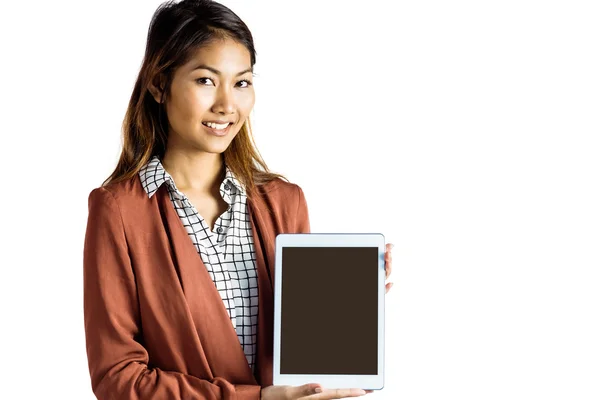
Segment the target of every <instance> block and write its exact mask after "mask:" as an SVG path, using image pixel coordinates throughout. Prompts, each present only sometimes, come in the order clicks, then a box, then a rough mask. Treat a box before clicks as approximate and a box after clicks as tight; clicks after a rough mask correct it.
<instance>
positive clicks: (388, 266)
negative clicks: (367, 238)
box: [384, 243, 394, 294]
mask: <svg viewBox="0 0 600 400" xmlns="http://www.w3.org/2000/svg"><path fill="white" fill-rule="evenodd" d="M392 248H394V245H393V244H392V243H387V244H386V245H385V256H384V260H385V279H386V280H387V279H388V278H389V277H390V275H391V274H392ZM392 286H394V283H393V282H390V283H386V284H385V293H386V294H387V292H389V291H390V289H391V288H392Z"/></svg>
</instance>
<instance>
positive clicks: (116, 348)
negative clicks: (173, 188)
mask: <svg viewBox="0 0 600 400" xmlns="http://www.w3.org/2000/svg"><path fill="white" fill-rule="evenodd" d="M88 211H89V214H88V220H87V228H86V233H85V242H84V251H83V253H84V254H83V295H84V296H83V297H84V298H83V303H84V322H85V336H86V350H87V356H88V366H89V371H90V377H91V383H92V390H93V391H94V394H95V395H96V397H97V398H98V399H115V400H116V399H128V400H142V399H173V400H176V399H186V400H188V399H213V400H216V399H246V400H255V399H260V390H261V387H260V386H257V385H234V384H232V383H230V382H228V381H226V380H225V379H223V378H219V377H216V378H215V379H214V380H212V381H209V380H203V379H200V378H198V377H195V376H191V375H186V374H183V373H179V372H173V371H164V370H161V369H159V368H150V367H149V366H148V362H149V357H148V353H147V351H146V349H145V348H144V346H143V345H142V344H141V342H140V341H139V338H140V334H141V324H140V314H139V303H138V298H137V288H136V284H135V276H134V273H133V269H132V265H131V261H130V257H129V253H128V251H129V250H128V245H127V238H126V235H125V232H124V228H123V222H122V219H121V212H120V210H119V205H118V203H117V201H116V199H115V198H114V196H113V195H112V193H111V192H110V191H108V190H107V189H106V188H103V187H100V188H96V189H94V190H92V192H91V193H90V195H89V198H88Z"/></svg>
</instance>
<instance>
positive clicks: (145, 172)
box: [139, 156, 246, 198]
mask: <svg viewBox="0 0 600 400" xmlns="http://www.w3.org/2000/svg"><path fill="white" fill-rule="evenodd" d="M139 176H140V180H141V181H142V186H143V187H144V190H145V191H146V194H147V195H148V198H151V197H152V196H153V195H154V193H156V191H157V190H158V188H160V186H161V185H162V184H163V183H165V182H166V183H167V184H168V185H169V186H171V187H172V188H173V189H175V190H177V187H176V186H175V181H174V180H173V178H172V177H171V175H169V173H168V172H167V171H166V170H165V169H164V167H163V166H162V163H161V162H160V159H159V158H158V156H153V157H152V158H151V159H150V161H148V163H146V165H144V166H143V167H142V169H141V170H140V172H139ZM227 183H229V184H231V185H233V186H234V187H235V189H236V190H237V192H238V193H241V194H243V195H244V196H245V195H246V191H245V190H244V186H243V185H242V184H241V182H240V181H239V180H238V179H237V178H236V176H235V175H234V174H233V172H232V171H231V170H230V169H229V167H228V166H227V165H225V179H223V182H222V183H221V190H225V185H226V184H227Z"/></svg>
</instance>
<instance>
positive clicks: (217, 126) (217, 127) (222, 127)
mask: <svg viewBox="0 0 600 400" xmlns="http://www.w3.org/2000/svg"><path fill="white" fill-rule="evenodd" d="M232 124H233V122H225V123H222V124H219V123H216V122H202V125H204V126H207V127H209V128H211V129H215V130H218V131H222V130H225V129H227V128H228V127H229V126H230V125H232Z"/></svg>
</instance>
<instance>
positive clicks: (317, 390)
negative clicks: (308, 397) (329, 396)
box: [315, 387, 323, 393]
mask: <svg viewBox="0 0 600 400" xmlns="http://www.w3.org/2000/svg"><path fill="white" fill-rule="evenodd" d="M322 391H323V389H321V388H320V387H317V388H315V393H321V392H322Z"/></svg>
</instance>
